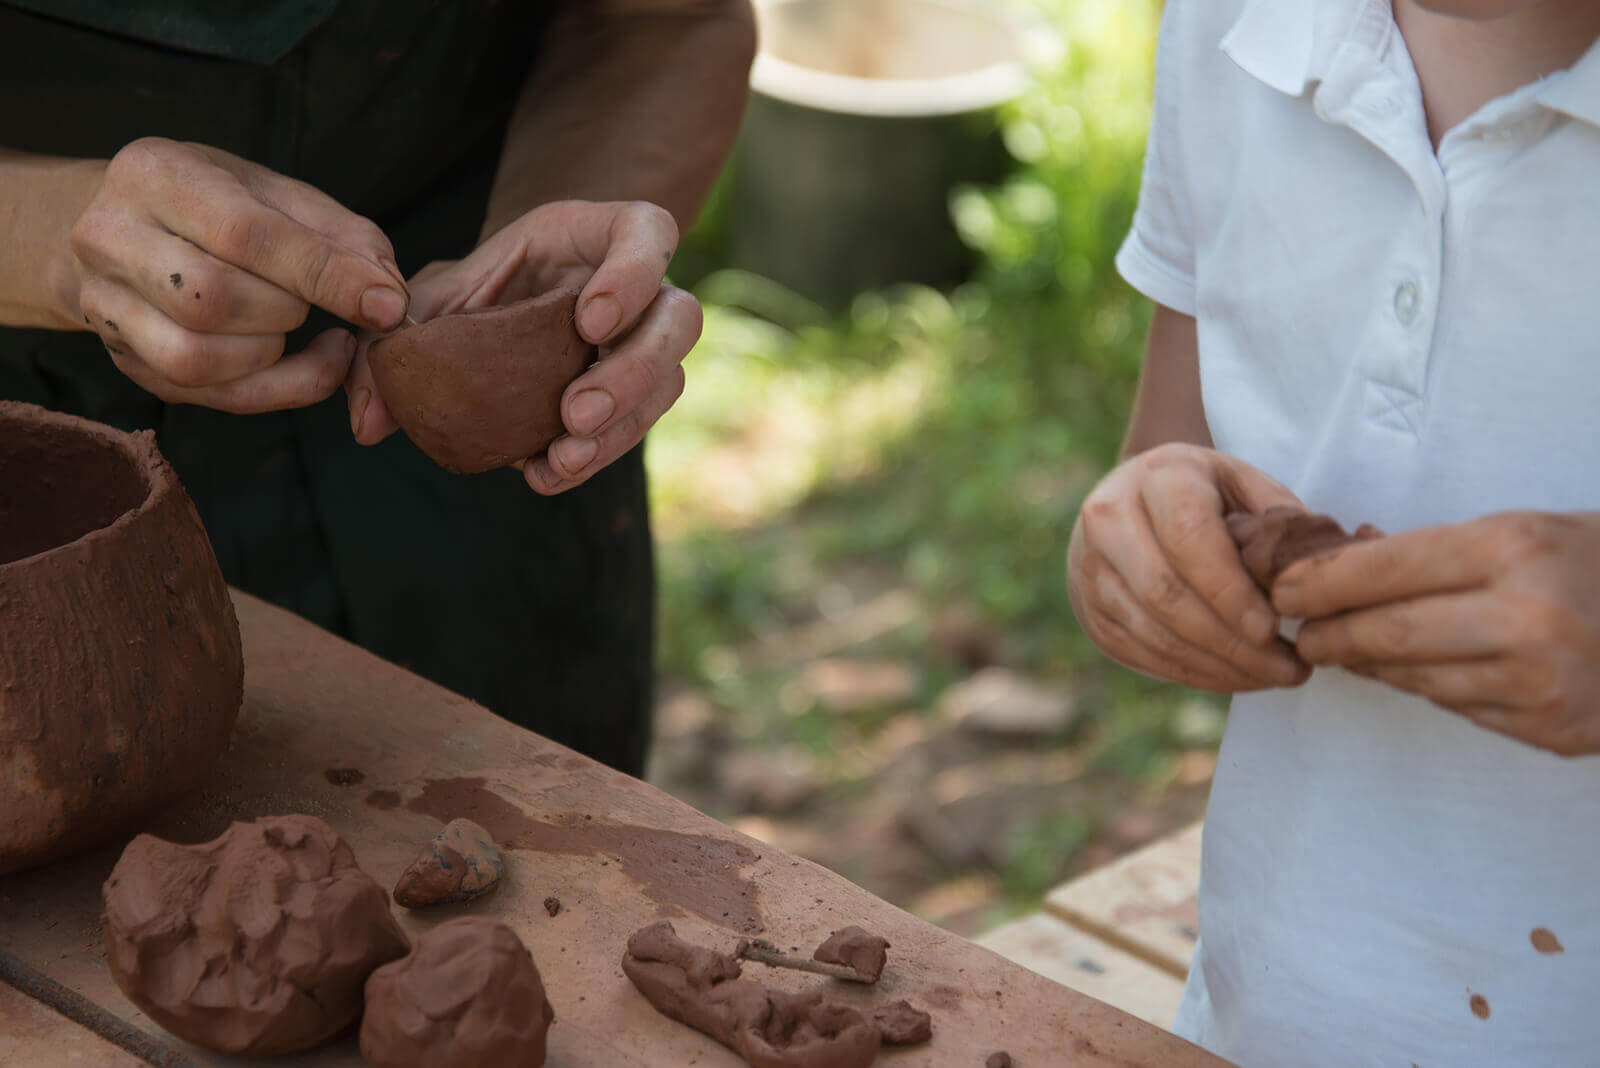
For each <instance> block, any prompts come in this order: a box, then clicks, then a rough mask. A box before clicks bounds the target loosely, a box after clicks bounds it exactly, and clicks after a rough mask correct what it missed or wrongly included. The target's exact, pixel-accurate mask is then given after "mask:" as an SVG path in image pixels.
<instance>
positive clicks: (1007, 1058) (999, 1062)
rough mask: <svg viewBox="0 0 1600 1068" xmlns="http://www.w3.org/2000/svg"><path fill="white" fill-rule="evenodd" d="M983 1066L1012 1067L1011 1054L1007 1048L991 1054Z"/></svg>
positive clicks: (995, 1067) (991, 1067)
mask: <svg viewBox="0 0 1600 1068" xmlns="http://www.w3.org/2000/svg"><path fill="white" fill-rule="evenodd" d="M983 1068H1011V1054H1009V1053H1007V1052H1006V1051H1005V1050H1001V1051H1000V1052H999V1053H991V1054H989V1059H988V1060H986V1061H984V1062H983Z"/></svg>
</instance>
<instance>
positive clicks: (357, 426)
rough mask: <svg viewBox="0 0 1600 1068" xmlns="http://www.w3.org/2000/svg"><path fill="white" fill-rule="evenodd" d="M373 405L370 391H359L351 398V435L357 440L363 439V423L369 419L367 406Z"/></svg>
mask: <svg viewBox="0 0 1600 1068" xmlns="http://www.w3.org/2000/svg"><path fill="white" fill-rule="evenodd" d="M371 403H372V391H371V390H369V389H358V390H356V391H355V393H354V394H353V395H352V396H351V397H350V433H351V435H352V436H354V437H355V438H357V439H359V438H360V437H361V421H362V420H363V419H365V418H366V417H367V405H369V404H371Z"/></svg>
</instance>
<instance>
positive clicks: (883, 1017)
mask: <svg viewBox="0 0 1600 1068" xmlns="http://www.w3.org/2000/svg"><path fill="white" fill-rule="evenodd" d="M872 1022H873V1023H874V1024H876V1025H877V1028H878V1033H879V1034H880V1035H882V1036H883V1044H884V1045H885V1046H920V1045H922V1043H924V1042H927V1041H928V1040H929V1039H931V1038H933V1017H932V1016H929V1015H928V1014H927V1013H925V1012H923V1011H922V1010H921V1009H918V1008H914V1007H913V1006H912V1004H911V1002H909V1001H896V1002H894V1003H893V1004H890V1005H885V1006H884V1007H883V1008H881V1009H874V1010H872Z"/></svg>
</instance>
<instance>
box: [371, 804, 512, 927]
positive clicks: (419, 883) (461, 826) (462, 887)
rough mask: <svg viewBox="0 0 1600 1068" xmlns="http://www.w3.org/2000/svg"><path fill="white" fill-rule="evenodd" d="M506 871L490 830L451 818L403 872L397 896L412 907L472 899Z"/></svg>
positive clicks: (483, 892)
mask: <svg viewBox="0 0 1600 1068" xmlns="http://www.w3.org/2000/svg"><path fill="white" fill-rule="evenodd" d="M505 871H506V862H505V858H504V857H502V856H501V855H500V849H499V847H498V846H496V845H495V844H494V839H493V838H491V837H489V832H488V831H486V830H484V829H483V828H482V827H479V826H478V825H477V824H476V823H473V822H472V821H471V820H467V819H456V820H451V821H450V822H449V823H447V824H445V825H444V827H443V829H441V830H440V831H439V833H438V834H436V835H434V836H433V841H431V842H429V843H428V844H427V845H426V846H424V847H423V850H422V852H421V853H420V854H418V855H417V859H416V860H413V861H412V862H411V866H410V867H409V868H407V869H406V870H405V871H404V872H402V873H401V874H400V881H399V882H397V883H395V886H394V899H395V901H396V902H397V903H399V904H401V905H404V906H405V907H406V908H408V909H420V908H423V907H425V906H427V905H442V904H448V903H450V902H455V901H471V900H472V899H473V898H475V897H482V896H483V895H484V894H487V893H488V892H489V891H490V890H493V889H494V888H495V887H496V886H497V885H499V882H500V877H501V876H502V875H504V874H505Z"/></svg>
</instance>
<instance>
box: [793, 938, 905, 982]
mask: <svg viewBox="0 0 1600 1068" xmlns="http://www.w3.org/2000/svg"><path fill="white" fill-rule="evenodd" d="M811 959H812V960H820V961H822V962H823V963H824V964H842V965H844V966H845V967H846V968H854V969H855V970H856V971H858V972H860V973H861V974H862V975H864V976H867V977H868V979H869V981H871V982H874V983H875V982H877V981H878V977H879V976H881V975H883V966H884V965H885V964H887V963H888V961H889V942H888V940H887V939H885V938H883V937H881V936H879V935H875V934H873V933H872V932H871V931H867V930H863V929H862V928H860V927H855V926H850V927H846V928H844V929H843V930H839V931H835V932H833V934H831V935H829V936H828V940H827V941H825V942H823V943H822V945H820V946H818V947H817V951H816V952H815V953H813V954H811Z"/></svg>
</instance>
